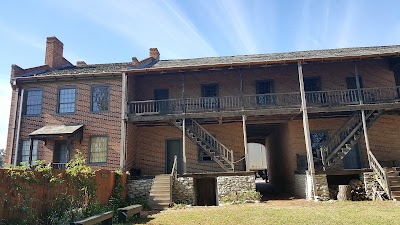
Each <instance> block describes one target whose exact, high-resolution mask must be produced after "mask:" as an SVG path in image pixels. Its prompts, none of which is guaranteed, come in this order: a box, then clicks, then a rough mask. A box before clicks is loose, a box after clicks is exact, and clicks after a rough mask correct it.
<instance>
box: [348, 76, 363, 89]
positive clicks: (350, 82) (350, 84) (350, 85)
mask: <svg viewBox="0 0 400 225" xmlns="http://www.w3.org/2000/svg"><path fill="white" fill-rule="evenodd" d="M358 78H359V79H358V80H359V81H360V88H363V82H362V78H361V77H358ZM346 84H347V89H357V81H356V77H346Z"/></svg>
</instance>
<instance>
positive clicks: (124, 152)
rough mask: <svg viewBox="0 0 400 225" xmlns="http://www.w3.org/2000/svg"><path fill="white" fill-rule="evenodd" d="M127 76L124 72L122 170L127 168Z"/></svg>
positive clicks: (120, 163)
mask: <svg viewBox="0 0 400 225" xmlns="http://www.w3.org/2000/svg"><path fill="white" fill-rule="evenodd" d="M126 90H127V77H126V73H125V72H124V73H122V99H121V140H120V156H119V157H120V158H119V167H120V168H121V170H122V171H125V170H126V108H127V107H126V106H127V100H126V99H127V98H126V95H127V91H126Z"/></svg>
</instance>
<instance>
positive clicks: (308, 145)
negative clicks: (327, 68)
mask: <svg viewBox="0 0 400 225" xmlns="http://www.w3.org/2000/svg"><path fill="white" fill-rule="evenodd" d="M297 69H298V73H299V83H300V95H301V110H302V111H303V129H304V139H305V141H306V150H307V162H308V170H309V171H310V175H311V186H312V196H313V197H314V199H315V197H316V196H317V193H316V190H317V188H316V185H315V168H314V159H313V153H312V148H311V137H310V127H309V124H308V113H307V102H306V95H305V91H304V79H303V66H302V65H301V62H300V61H298V62H297Z"/></svg>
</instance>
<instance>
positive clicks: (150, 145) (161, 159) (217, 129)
mask: <svg viewBox="0 0 400 225" xmlns="http://www.w3.org/2000/svg"><path fill="white" fill-rule="evenodd" d="M204 128H205V129H206V130H208V131H209V132H210V133H211V134H214V135H216V137H217V139H218V140H219V141H220V142H221V143H223V144H224V145H225V146H226V147H227V148H229V149H231V150H233V151H234V153H233V154H234V157H235V160H239V159H241V158H242V157H243V156H244V145H243V132H242V124H241V123H226V124H215V125H204ZM134 130H135V131H136V132H132V133H128V138H127V139H128V142H129V143H133V142H135V144H134V145H129V146H132V147H129V148H128V149H127V151H128V162H134V163H129V165H131V166H133V167H134V168H137V169H141V172H142V174H144V175H156V174H163V173H165V162H166V159H165V155H166V146H165V145H166V140H172V139H179V140H182V132H181V131H180V130H179V129H178V128H176V127H174V126H154V127H136V128H134ZM135 146H136V148H135ZM132 152H135V153H132ZM186 158H187V172H188V173H196V172H208V171H210V172H221V171H223V170H222V169H221V167H220V166H219V165H217V164H216V163H215V162H200V161H199V160H198V147H197V145H195V144H194V143H193V142H192V141H191V140H190V139H189V138H186ZM128 169H130V168H128ZM243 169H244V163H243V161H241V162H239V163H237V164H236V165H235V170H243Z"/></svg>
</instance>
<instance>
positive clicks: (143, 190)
mask: <svg viewBox="0 0 400 225" xmlns="http://www.w3.org/2000/svg"><path fill="white" fill-rule="evenodd" d="M152 184H153V178H146V179H138V180H133V179H129V180H128V182H127V188H128V197H129V198H131V199H148V198H149V195H150V189H151V185H152Z"/></svg>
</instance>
